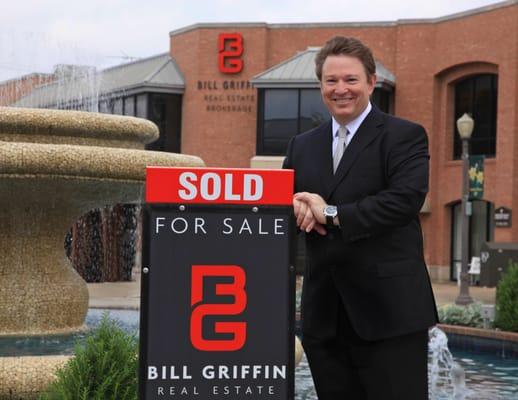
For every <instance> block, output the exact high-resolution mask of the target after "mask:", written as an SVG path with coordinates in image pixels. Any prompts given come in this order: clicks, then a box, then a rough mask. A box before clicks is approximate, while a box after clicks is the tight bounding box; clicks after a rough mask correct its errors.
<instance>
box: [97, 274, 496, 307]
mask: <svg viewBox="0 0 518 400" xmlns="http://www.w3.org/2000/svg"><path fill="white" fill-rule="evenodd" d="M139 279H140V278H139ZM433 290H434V294H435V300H436V301H437V304H438V305H442V304H446V303H454V302H455V299H456V297H457V296H458V294H459V288H458V286H457V285H456V284H455V283H441V284H438V283H434V284H433ZM88 291H89V292H90V307H92V308H131V309H138V308H139V305H140V281H132V282H114V283H89V284H88ZM470 295H471V296H472V297H473V298H474V299H475V300H477V301H480V302H482V303H484V304H494V303H495V289H494V288H484V287H478V286H471V287H470Z"/></svg>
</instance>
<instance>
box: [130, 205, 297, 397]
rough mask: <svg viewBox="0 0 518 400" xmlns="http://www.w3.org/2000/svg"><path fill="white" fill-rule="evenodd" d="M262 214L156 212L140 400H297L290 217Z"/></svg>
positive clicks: (147, 260)
mask: <svg viewBox="0 0 518 400" xmlns="http://www.w3.org/2000/svg"><path fill="white" fill-rule="evenodd" d="M256 211H257V212H254V211H253V209H252V207H248V206H246V207H243V206H214V205H211V206H200V205H198V206H185V208H184V209H183V211H181V210H180V207H179V206H178V205H167V206H158V205H157V206H149V207H148V209H147V211H146V218H145V223H144V230H145V236H146V237H145V239H144V248H143V250H144V251H143V253H144V254H143V264H142V267H143V273H142V304H141V330H140V345H141V350H140V398H141V399H146V400H149V399H173V398H178V397H181V398H183V399H203V400H206V399H226V400H232V399H243V398H247V399H271V400H274V399H283V400H284V399H292V398H293V392H294V376H293V374H294V332H293V329H294V328H293V326H294V297H295V285H294V282H295V273H294V270H293V267H291V265H292V263H291V260H290V258H291V257H290V251H289V243H290V240H289V239H290V226H292V224H290V218H291V209H290V207H261V208H259V210H256ZM146 267H147V268H148V270H147V272H146Z"/></svg>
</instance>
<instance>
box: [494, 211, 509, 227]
mask: <svg viewBox="0 0 518 400" xmlns="http://www.w3.org/2000/svg"><path fill="white" fill-rule="evenodd" d="M494 218H495V226H498V227H500V228H510V227H511V222H512V212H511V209H509V208H506V207H498V208H497V209H496V210H495V214H494Z"/></svg>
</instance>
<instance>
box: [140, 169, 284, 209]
mask: <svg viewBox="0 0 518 400" xmlns="http://www.w3.org/2000/svg"><path fill="white" fill-rule="evenodd" d="M293 179H294V172H293V170H271V169H245V168H242V169H238V168H166V167H148V168H147V169H146V202H147V203H197V204H211V203H214V204H269V205H291V204H292V197H293Z"/></svg>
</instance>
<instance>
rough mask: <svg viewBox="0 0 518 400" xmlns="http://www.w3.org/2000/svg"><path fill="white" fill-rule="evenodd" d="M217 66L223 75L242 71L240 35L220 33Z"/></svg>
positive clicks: (241, 41) (241, 38) (241, 42)
mask: <svg viewBox="0 0 518 400" xmlns="http://www.w3.org/2000/svg"><path fill="white" fill-rule="evenodd" d="M218 53H219V56H218V66H219V70H220V71H221V72H223V73H224V74H237V73H239V72H241V71H242V70H243V60H242V58H241V55H242V54H243V36H242V35H241V34H240V33H220V34H219V36H218Z"/></svg>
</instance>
